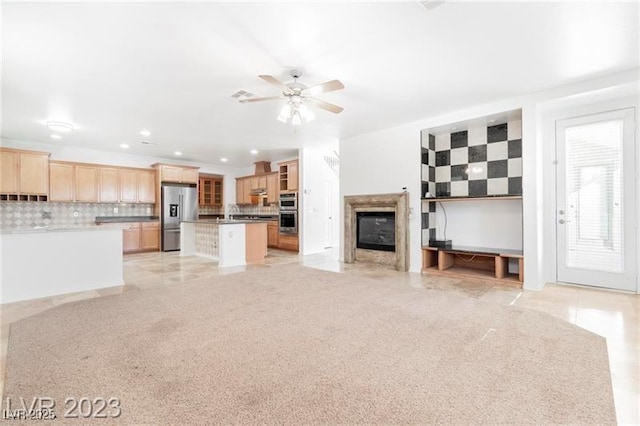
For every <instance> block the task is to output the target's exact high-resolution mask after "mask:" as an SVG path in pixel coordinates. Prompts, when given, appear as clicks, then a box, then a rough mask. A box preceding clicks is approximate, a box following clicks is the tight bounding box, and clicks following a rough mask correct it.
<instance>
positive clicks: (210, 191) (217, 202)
mask: <svg viewBox="0 0 640 426" xmlns="http://www.w3.org/2000/svg"><path fill="white" fill-rule="evenodd" d="M198 204H199V205H201V206H221V205H222V178H219V177H213V176H202V177H200V179H199V182H198Z"/></svg>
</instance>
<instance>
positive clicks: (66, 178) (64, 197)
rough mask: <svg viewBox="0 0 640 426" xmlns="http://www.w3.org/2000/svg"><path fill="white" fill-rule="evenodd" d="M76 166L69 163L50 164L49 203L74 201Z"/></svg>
mask: <svg viewBox="0 0 640 426" xmlns="http://www.w3.org/2000/svg"><path fill="white" fill-rule="evenodd" d="M74 174H75V166H74V165H73V164H68V163H54V162H53V161H52V162H50V163H49V201H57V202H69V201H73V200H74V194H73V190H74V182H75V177H74Z"/></svg>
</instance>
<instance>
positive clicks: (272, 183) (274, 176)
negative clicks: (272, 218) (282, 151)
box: [266, 172, 279, 204]
mask: <svg viewBox="0 0 640 426" xmlns="http://www.w3.org/2000/svg"><path fill="white" fill-rule="evenodd" d="M266 180H267V203H268V204H273V203H277V202H278V201H279V199H278V197H279V192H278V172H275V173H269V174H268V175H267V178H266Z"/></svg>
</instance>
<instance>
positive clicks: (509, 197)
mask: <svg viewBox="0 0 640 426" xmlns="http://www.w3.org/2000/svg"><path fill="white" fill-rule="evenodd" d="M478 200H522V195H496V196H488V197H430V198H422V201H438V202H442V201H478Z"/></svg>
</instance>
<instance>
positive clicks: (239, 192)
mask: <svg viewBox="0 0 640 426" xmlns="http://www.w3.org/2000/svg"><path fill="white" fill-rule="evenodd" d="M242 200H244V180H243V179H236V204H242Z"/></svg>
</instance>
